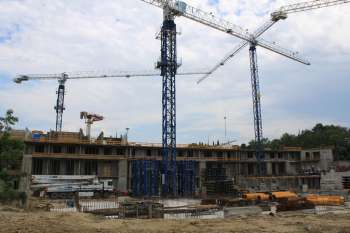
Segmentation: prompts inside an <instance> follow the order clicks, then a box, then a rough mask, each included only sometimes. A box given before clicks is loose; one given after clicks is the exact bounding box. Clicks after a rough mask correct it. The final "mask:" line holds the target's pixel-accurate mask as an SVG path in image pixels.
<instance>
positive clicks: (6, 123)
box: [0, 109, 18, 133]
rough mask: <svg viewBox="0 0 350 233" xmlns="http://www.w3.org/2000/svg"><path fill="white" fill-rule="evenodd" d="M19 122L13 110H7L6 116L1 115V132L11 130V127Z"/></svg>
mask: <svg viewBox="0 0 350 233" xmlns="http://www.w3.org/2000/svg"><path fill="white" fill-rule="evenodd" d="M17 122H18V118H17V117H15V116H14V115H13V110H12V109H9V110H7V111H6V114H5V116H4V117H0V133H1V132H3V131H5V132H9V131H10V130H11V127H12V126H13V125H15V124H16V123H17Z"/></svg>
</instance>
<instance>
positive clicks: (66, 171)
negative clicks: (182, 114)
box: [17, 132, 333, 197]
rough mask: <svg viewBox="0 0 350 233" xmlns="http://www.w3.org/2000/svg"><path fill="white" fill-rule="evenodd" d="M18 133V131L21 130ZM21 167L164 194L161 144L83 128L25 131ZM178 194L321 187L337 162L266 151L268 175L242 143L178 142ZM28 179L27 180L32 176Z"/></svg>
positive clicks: (316, 154)
mask: <svg viewBox="0 0 350 233" xmlns="http://www.w3.org/2000/svg"><path fill="white" fill-rule="evenodd" d="M17 133H18V132H17ZM22 133H23V134H25V136H24V138H25V144H26V150H25V154H24V163H23V170H24V172H25V173H26V174H28V176H27V177H28V179H29V177H31V175H96V176H97V177H98V178H100V179H109V180H113V185H114V188H115V189H116V190H118V191H120V192H128V193H130V194H132V195H133V196H139V197H150V196H159V195H160V194H161V184H162V175H161V174H162V173H161V169H162V167H161V160H162V153H161V152H162V146H161V144H146V143H134V142H128V141H127V139H126V138H113V137H104V136H103V135H102V134H101V135H100V136H99V137H98V138H97V139H89V138H88V137H87V136H85V135H84V134H83V133H82V132H77V133H74V132H48V133H42V132H26V133H25V132H22ZM176 158H177V162H176V164H177V167H176V169H177V180H176V182H177V193H178V196H187V197H194V196H202V197H203V196H211V195H215V196H221V195H235V193H236V192H238V191H242V190H247V191H256V190H260V191H273V190H295V191H300V190H301V189H302V188H304V189H305V187H307V188H308V189H311V190H318V189H320V177H321V173H322V171H326V170H328V168H329V167H330V165H331V164H332V162H333V154H332V150H331V149H314V150H303V149H301V148H284V149H283V150H265V151H264V155H263V160H262V166H261V167H262V168H263V171H264V176H260V177H259V176H258V161H257V159H256V157H255V151H253V150H248V149H242V148H240V147H239V146H231V145H230V146H228V145H225V146H209V145H203V144H200V145H198V144H189V145H177V156H176ZM28 181H29V180H28Z"/></svg>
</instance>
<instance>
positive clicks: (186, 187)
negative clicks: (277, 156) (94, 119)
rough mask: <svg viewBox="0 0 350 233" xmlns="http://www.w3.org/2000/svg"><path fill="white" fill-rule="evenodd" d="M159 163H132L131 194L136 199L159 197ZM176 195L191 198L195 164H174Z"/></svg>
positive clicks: (190, 162) (193, 187) (194, 187)
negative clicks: (136, 197)
mask: <svg viewBox="0 0 350 233" xmlns="http://www.w3.org/2000/svg"><path fill="white" fill-rule="evenodd" d="M161 166H162V164H161V161H156V160H136V161H133V162H132V193H133V195H134V196H138V197H141V196H142V197H151V196H159V195H160V188H161V170H162V167H161ZM176 172H177V176H176V178H177V179H176V181H174V182H176V186H177V192H176V193H177V195H179V196H193V195H194V194H195V190H196V183H195V182H196V174H197V162H195V161H178V162H177V163H176Z"/></svg>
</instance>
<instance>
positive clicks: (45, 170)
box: [42, 159, 50, 175]
mask: <svg viewBox="0 0 350 233" xmlns="http://www.w3.org/2000/svg"><path fill="white" fill-rule="evenodd" d="M49 162H50V161H49V159H43V172H42V174H43V175H48V174H49Z"/></svg>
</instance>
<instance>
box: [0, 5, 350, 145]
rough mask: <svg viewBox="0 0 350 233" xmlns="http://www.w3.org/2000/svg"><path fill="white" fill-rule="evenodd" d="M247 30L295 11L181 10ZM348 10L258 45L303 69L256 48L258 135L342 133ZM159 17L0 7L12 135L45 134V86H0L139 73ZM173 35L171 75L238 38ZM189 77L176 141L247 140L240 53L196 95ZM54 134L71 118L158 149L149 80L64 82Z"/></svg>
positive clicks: (4, 98) (156, 103)
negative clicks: (41, 77)
mask: <svg viewBox="0 0 350 233" xmlns="http://www.w3.org/2000/svg"><path fill="white" fill-rule="evenodd" d="M187 2H188V3H189V4H191V5H193V6H196V7H199V8H201V9H204V10H206V11H208V12H213V13H214V14H216V15H220V16H222V17H224V18H225V19H227V20H230V21H232V22H234V23H236V24H238V25H241V26H242V27H243V28H248V29H249V30H250V31H253V30H254V29H256V28H257V26H258V25H261V24H262V23H263V22H265V21H266V20H268V19H269V15H268V12H271V11H272V10H274V9H277V8H278V7H279V6H281V5H284V4H289V3H293V2H296V1H287V0H285V1H283V0H276V1H270V0H263V1H262V0H259V1H258V0H249V1H245V0H220V1H199V0H193V1H187ZM349 15H350V5H348V4H347V5H346V4H345V5H344V6H335V7H331V8H325V9H319V10H315V11H310V12H304V13H297V14H291V15H290V17H289V18H288V19H287V20H286V21H282V22H279V23H278V24H276V25H274V27H273V28H271V29H270V30H269V31H268V32H267V33H266V34H265V35H264V36H263V37H264V39H266V40H269V41H276V42H278V43H279V44H280V45H282V46H284V47H287V48H291V49H293V50H296V51H300V52H301V54H302V55H303V56H305V57H306V58H308V59H310V60H311V62H312V66H311V67H307V66H303V65H301V64H298V63H296V62H293V61H290V60H288V59H287V58H284V57H281V56H279V55H276V54H274V53H271V52H269V51H266V50H264V49H262V48H258V57H259V60H258V64H259V71H260V73H259V74H260V83H261V91H262V107H263V125H264V132H265V135H266V136H268V137H271V138H273V137H278V136H279V135H280V134H281V133H283V132H285V131H288V132H298V130H299V129H302V128H304V127H312V125H313V124H314V123H316V122H327V123H334V124H343V125H344V126H349V125H350V121H349V120H348V115H349V110H347V107H346V106H347V105H348V104H349V103H348V100H349V99H350V98H349V97H350V96H349V93H348V91H347V90H346V89H345V87H347V86H349V84H350V83H349V82H350V81H349V79H348V64H349V62H350V45H349V43H347V38H349V36H350V29H349V28H348V25H347V24H348V22H349ZM161 20H162V12H161V10H160V9H157V8H155V7H153V6H151V5H148V4H146V3H144V2H142V1H137V0H118V1H114V0H104V1H98V0H89V1H86V0H84V1H83V0H75V1H68V0H57V1H50V2H48V1H44V0H31V1H19V0H18V1H16V0H13V1H0V38H6V39H2V40H1V39H0V54H1V57H0V74H3V75H0V85H1V87H0V99H1V106H0V110H1V111H2V112H4V111H5V109H7V108H13V109H14V110H15V112H16V114H17V115H19V117H20V120H21V121H20V124H19V126H18V127H22V128H23V127H26V126H28V127H29V128H31V129H44V130H45V129H50V128H54V125H55V112H54V109H53V107H54V103H55V100H56V96H55V91H56V89H57V82H56V81H37V82H34V81H33V82H28V83H24V84H22V85H15V84H14V83H12V81H11V77H13V76H14V75H16V74H26V73H43V74H45V73H60V72H64V71H80V70H111V69H114V70H130V71H139V70H151V69H153V67H154V63H155V62H156V60H157V59H158V57H159V54H160V41H159V40H155V38H154V36H155V34H156V33H157V31H159V28H160V25H161ZM176 23H177V26H178V29H179V30H181V32H182V34H181V35H179V37H178V55H179V58H182V62H183V67H181V69H183V70H196V69H201V68H203V67H206V68H209V67H211V66H212V65H214V64H215V63H216V62H217V61H218V60H220V59H221V58H222V57H223V56H224V55H225V54H226V53H227V52H228V51H229V50H231V49H232V48H233V47H234V46H235V45H236V44H237V43H238V42H239V41H240V40H238V39H236V38H233V37H230V36H228V35H225V34H224V33H221V32H219V31H215V30H214V29H211V28H208V27H206V26H204V25H200V24H198V23H196V22H192V21H190V20H188V19H184V18H177V19H176ZM195 81H196V79H195V78H185V77H178V78H177V126H178V127H177V132H178V142H179V143H191V142H193V141H206V140H207V138H208V136H209V138H210V139H211V140H216V139H220V140H223V137H224V120H223V117H224V115H225V114H226V115H227V116H228V132H229V133H228V134H229V138H235V139H237V140H238V142H245V141H248V140H250V139H252V138H253V136H254V134H253V120H252V103H251V86H250V71H249V60H248V50H247V49H244V50H243V51H242V52H241V53H240V54H239V55H237V57H235V58H234V59H233V60H232V61H230V62H229V63H227V64H226V65H225V66H223V67H221V69H220V70H218V71H217V72H216V73H215V74H214V75H212V77H211V78H210V79H208V80H206V82H203V83H202V84H201V85H197V84H195ZM66 109H67V110H66V111H65V113H64V129H65V130H67V131H77V130H79V128H83V127H84V123H83V122H82V121H81V120H80V119H79V112H80V111H82V110H84V111H90V112H96V113H99V114H102V115H104V116H105V117H106V119H105V120H104V121H102V122H97V123H96V124H95V125H94V126H93V132H94V134H97V133H98V132H99V131H100V130H103V131H104V132H105V133H106V134H107V135H108V134H111V135H114V134H115V133H116V131H118V133H122V132H123V131H125V128H126V127H130V128H131V130H130V138H131V140H135V141H153V142H160V141H161V79H160V77H154V78H135V79H123V78H115V79H108V80H107V79H106V80H103V81H102V80H74V81H68V82H67V95H66Z"/></svg>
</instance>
